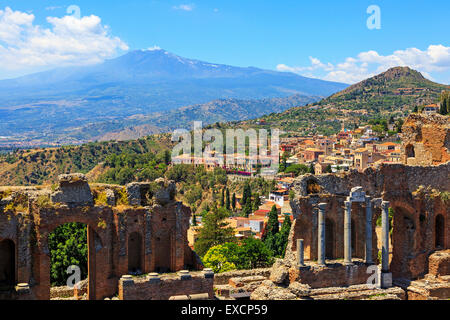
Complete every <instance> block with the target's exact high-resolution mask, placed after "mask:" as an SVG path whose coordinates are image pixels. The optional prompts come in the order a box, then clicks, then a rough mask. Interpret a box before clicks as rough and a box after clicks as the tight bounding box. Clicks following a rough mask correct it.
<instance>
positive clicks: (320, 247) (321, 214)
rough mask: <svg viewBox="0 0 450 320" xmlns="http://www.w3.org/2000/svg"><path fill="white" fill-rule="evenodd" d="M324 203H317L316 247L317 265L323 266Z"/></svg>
mask: <svg viewBox="0 0 450 320" xmlns="http://www.w3.org/2000/svg"><path fill="white" fill-rule="evenodd" d="M326 206H327V204H326V203H319V219H318V220H319V225H318V226H319V230H318V239H317V240H318V246H317V251H318V254H317V264H318V265H320V266H325V208H326Z"/></svg>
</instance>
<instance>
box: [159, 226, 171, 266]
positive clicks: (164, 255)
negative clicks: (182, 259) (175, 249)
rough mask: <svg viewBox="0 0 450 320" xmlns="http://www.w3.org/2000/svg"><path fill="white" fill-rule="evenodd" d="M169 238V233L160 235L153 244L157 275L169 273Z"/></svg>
mask: <svg viewBox="0 0 450 320" xmlns="http://www.w3.org/2000/svg"><path fill="white" fill-rule="evenodd" d="M171 241H172V239H171V236H170V233H169V232H164V233H160V234H159V235H158V236H157V237H156V243H155V271H156V272H158V273H166V272H171V271H172V270H171V267H172V266H171V264H172V259H171V255H172V250H171V247H172V245H171V243H172V242H171Z"/></svg>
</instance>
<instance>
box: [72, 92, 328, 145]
mask: <svg viewBox="0 0 450 320" xmlns="http://www.w3.org/2000/svg"><path fill="white" fill-rule="evenodd" d="M319 100H320V97H316V96H303V95H294V96H291V97H287V98H272V99H261V100H239V99H220V100H214V101H211V102H208V103H204V104H197V105H193V106H186V107H181V108H178V109H175V110H171V111H166V112H158V113H154V114H150V115H140V116H134V117H130V118H129V119H126V120H122V121H110V122H104V123H100V124H92V125H88V126H86V127H82V128H80V129H76V130H74V131H72V132H67V134H69V135H70V136H72V137H79V138H85V139H86V138H88V139H91V140H98V141H108V140H119V141H120V140H130V139H138V138H140V137H143V136H146V135H150V134H154V133H161V132H170V131H173V130H175V129H178V128H184V129H191V128H192V122H193V121H202V122H203V125H207V124H211V123H216V122H228V121H239V120H245V119H252V118H255V117H260V116H262V115H264V114H269V113H273V112H281V111H284V110H286V109H289V108H292V107H295V106H303V105H306V104H308V103H311V102H316V101H319Z"/></svg>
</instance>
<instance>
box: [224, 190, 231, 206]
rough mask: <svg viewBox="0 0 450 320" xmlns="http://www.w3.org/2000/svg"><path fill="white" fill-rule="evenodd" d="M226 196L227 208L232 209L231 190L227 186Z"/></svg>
mask: <svg viewBox="0 0 450 320" xmlns="http://www.w3.org/2000/svg"><path fill="white" fill-rule="evenodd" d="M225 198H226V200H225V208H226V209H227V210H231V200H230V190H228V188H227V190H226V193H225Z"/></svg>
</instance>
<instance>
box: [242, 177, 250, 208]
mask: <svg viewBox="0 0 450 320" xmlns="http://www.w3.org/2000/svg"><path fill="white" fill-rule="evenodd" d="M251 197H252V190H251V188H250V184H249V183H248V181H245V184H244V190H243V192H242V200H241V201H242V202H241V204H242V205H245V204H246V203H247V200H248V198H251Z"/></svg>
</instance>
